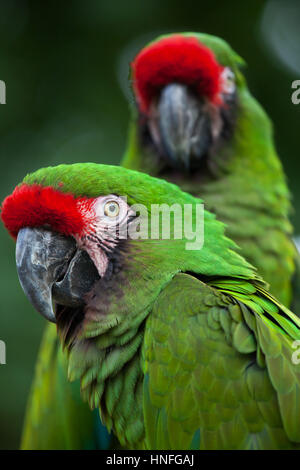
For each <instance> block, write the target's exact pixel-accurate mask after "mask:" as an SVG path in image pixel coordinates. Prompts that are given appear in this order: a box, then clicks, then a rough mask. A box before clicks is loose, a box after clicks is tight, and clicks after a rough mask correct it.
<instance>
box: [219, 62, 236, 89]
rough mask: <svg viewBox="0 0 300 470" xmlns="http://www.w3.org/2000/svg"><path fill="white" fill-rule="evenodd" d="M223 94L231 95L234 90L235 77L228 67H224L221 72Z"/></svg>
mask: <svg viewBox="0 0 300 470" xmlns="http://www.w3.org/2000/svg"><path fill="white" fill-rule="evenodd" d="M222 82H223V92H224V93H233V92H234V90H235V76H234V73H233V72H232V70H230V68H229V67H225V69H224V70H223V72H222Z"/></svg>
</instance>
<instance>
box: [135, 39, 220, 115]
mask: <svg viewBox="0 0 300 470" xmlns="http://www.w3.org/2000/svg"><path fill="white" fill-rule="evenodd" d="M131 66H132V70H133V88H134V92H135V95H136V98H137V102H138V105H139V107H140V110H141V111H142V112H144V113H147V112H148V111H149V106H150V103H151V100H152V99H153V98H154V97H155V96H156V95H157V93H158V92H159V90H160V89H161V88H162V87H163V86H165V85H167V84H168V83H171V82H179V83H185V84H186V85H189V86H191V87H193V88H194V89H195V91H196V92H197V93H199V95H201V96H205V97H207V98H208V99H209V100H210V101H212V102H213V103H214V104H220V103H221V99H220V96H219V93H220V89H221V72H222V70H223V67H222V66H221V65H219V64H218V62H217V61H216V59H215V56H214V54H213V52H212V51H211V50H210V49H208V47H206V46H204V45H203V44H201V43H200V42H199V41H198V40H197V39H196V38H194V37H185V36H181V35H180V34H175V35H173V36H171V37H167V38H164V39H161V40H160V41H157V42H155V43H153V44H150V45H149V46H147V47H145V48H144V49H142V50H141V52H139V54H138V55H137V56H136V57H135V59H134V61H133V62H132V64H131Z"/></svg>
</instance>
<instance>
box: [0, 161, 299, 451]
mask: <svg viewBox="0 0 300 470" xmlns="http://www.w3.org/2000/svg"><path fill="white" fill-rule="evenodd" d="M200 203H201V200H199V199H197V198H195V197H194V196H192V195H191V194H188V193H184V192H182V191H181V190H180V189H179V188H178V187H177V186H175V185H173V184H170V183H168V182H166V181H163V180H160V179H156V178H153V177H151V176H149V175H146V174H143V173H139V172H136V171H132V170H128V169H125V168H121V167H115V166H107V165H97V164H93V163H85V164H74V165H60V166H57V167H49V168H44V169H41V170H38V171H37V172H35V173H32V174H30V175H28V176H26V177H25V179H24V180H23V183H22V184H20V185H19V186H17V187H16V189H15V190H14V192H13V193H12V194H11V195H10V196H8V197H7V198H6V199H5V201H4V203H3V205H2V213H1V217H2V220H3V222H4V224H5V226H6V228H7V229H8V231H9V232H10V234H11V235H12V236H13V237H14V238H15V239H16V240H17V244H16V263H17V270H18V275H19V279H20V283H21V285H22V287H23V289H24V292H25V294H26V295H27V297H28V298H29V299H30V301H31V302H32V304H33V306H34V307H35V309H36V310H37V311H38V312H40V313H41V314H42V315H44V316H45V317H46V318H47V319H49V320H50V321H52V322H55V323H56V327H57V334H58V338H59V341H60V342H61V344H62V345H63V348H64V353H63V355H64V356H63V357H64V359H63V360H62V367H61V368H60V365H59V364H58V368H57V369H56V363H54V364H53V368H54V369H55V370H53V369H52V370H51V371H48V374H46V375H47V377H46V381H43V385H42V386H41V387H40V388H38V389H37V390H35V391H34V394H33V398H32V401H33V403H34V405H33V406H32V409H33V410H36V409H38V408H39V407H42V406H43V404H44V403H45V406H47V404H48V403H49V401H50V402H51V401H52V396H51V395H52V394H56V390H53V389H52V388H51V377H50V375H51V374H53V375H55V374H57V375H60V373H62V375H63V371H64V367H65V365H66V366H67V374H68V379H69V380H70V381H76V380H79V381H80V386H81V395H82V399H83V401H86V402H88V404H89V406H90V407H91V408H95V409H96V410H97V409H98V410H99V413H100V416H101V420H102V423H103V424H104V425H105V426H106V427H107V429H108V430H109V431H112V432H113V434H114V435H115V436H116V437H117V438H118V440H119V442H120V443H121V445H123V446H126V447H128V448H132V449H139V448H142V449H145V448H147V449H291V448H293V449H294V448H297V449H298V448H300V426H299V413H300V404H299V399H298V397H299V393H300V365H299V364H297V363H298V362H299V360H298V355H299V352H298V350H297V349H295V348H297V343H296V344H294V341H299V340H300V320H299V318H298V317H297V316H295V315H294V314H293V313H292V312H291V311H289V310H288V309H287V308H286V307H284V306H283V305H282V304H281V303H280V302H279V301H277V300H276V299H275V298H274V297H273V296H272V295H271V294H269V293H268V292H267V291H266V289H265V284H264V282H263V281H262V279H261V278H260V277H259V276H258V275H257V273H256V271H255V270H254V269H253V268H252V266H251V265H250V264H249V263H248V262H247V261H245V260H244V259H243V258H242V257H241V256H240V255H239V254H237V253H236V251H235V248H236V245H235V243H234V242H232V241H231V240H230V239H229V238H227V237H226V236H225V234H224V225H223V223H221V222H219V221H218V220H217V219H216V217H215V215H214V214H212V213H210V212H208V211H204V212H201V210H200V209H201V207H202V206H201V205H200ZM174 204H176V208H175V207H174ZM170 207H171V208H172V211H171V215H170V219H169V222H170V233H169V235H168V236H167V237H165V235H166V232H164V231H163V230H165V229H164V223H165V221H166V220H167V219H166V217H164V218H157V217H156V216H157V210H158V209H164V210H165V209H166V208H170ZM198 209H199V211H198ZM178 211H179V212H178ZM201 214H202V215H203V219H202V216H201ZM164 215H165V216H166V215H167V212H165V214H164ZM198 216H199V217H198ZM158 221H159V223H158ZM181 224H182V225H181ZM179 227H180V230H179ZM187 229H188V230H187ZM202 230H203V233H202ZM198 233H200V234H201V237H200V239H201V240H202V241H201V240H200V239H199V240H198V238H197V236H198ZM191 234H193V235H194V237H196V240H197V243H198V242H199V243H200V244H199V245H197V249H192V248H191V244H193V243H194V241H193V237H191ZM192 247H193V248H195V245H192ZM200 248H201V249H200ZM50 340H51V338H50ZM52 345H53V341H52V340H51V341H50V346H49V348H48V349H47V345H45V349H44V351H45V354H49V355H51V351H52V349H51V348H52ZM47 361H48V360H47ZM47 361H46V363H47ZM41 369H42V367H41ZM40 373H41V375H42V372H40ZM48 378H49V380H48ZM58 380H59V381H61V383H62V384H63V382H64V381H65V377H64V376H62V377H59V379H58ZM75 383H76V382H75ZM63 387H64V385H63ZM58 393H59V391H58ZM59 400H60V403H59V404H57V405H56V406H57V407H59V408H60V410H62V409H63V408H65V406H67V407H68V409H71V408H72V407H73V405H74V406H76V403H75V402H76V396H75V398H74V403H72V404H71V405H70V406H69V403H65V397H64V395H62V396H61V398H60V399H59V397H58V396H57V401H59ZM63 413H65V414H68V410H66V411H63ZM50 419H52V417H50ZM28 422H30V423H33V425H34V419H33V417H32V418H31V420H28ZM69 425H71V426H72V429H70V428H67V427H66V429H65V431H66V433H67V434H68V433H70V439H71V438H72V436H75V439H77V440H82V441H83V440H84V441H85V442H86V443H87V442H90V443H91V442H93V441H94V435H93V431H92V429H91V434H90V435H88V436H82V431H83V429H82V428H81V423H80V421H79V419H78V420H77V421H76V419H73V420H72V421H71V423H69ZM80 430H81V433H80V434H78V435H77V432H79V431H80ZM29 432H30V431H29ZM42 432H44V429H40V433H42ZM58 432H59V430H58ZM25 435H26V432H25ZM54 439H55V437H54Z"/></svg>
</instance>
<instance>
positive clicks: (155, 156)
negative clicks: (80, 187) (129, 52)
mask: <svg viewBox="0 0 300 470" xmlns="http://www.w3.org/2000/svg"><path fill="white" fill-rule="evenodd" d="M243 65H244V61H243V60H242V59H241V58H240V57H239V56H238V55H237V54H236V53H235V52H234V51H233V50H232V49H231V47H230V46H229V45H228V44H227V43H226V42H225V41H223V40H222V39H219V38H217V37H214V36H210V35H207V34H197V33H191V32H190V33H181V34H170V35H164V36H160V37H159V38H158V39H156V40H154V41H152V42H151V43H150V44H148V45H147V46H146V47H145V48H144V49H142V50H141V51H140V52H139V53H138V54H137V56H136V57H135V59H134V60H133V62H132V64H131V79H132V85H133V93H134V98H135V100H134V103H133V105H132V109H131V111H132V118H131V123H130V128H129V140H128V147H127V151H126V153H125V156H124V158H123V161H122V165H123V166H124V167H126V168H131V169H134V170H139V171H143V172H145V173H149V174H150V175H152V176H158V177H160V178H165V179H166V180H168V181H171V182H174V183H176V184H178V185H179V186H180V187H181V188H182V189H183V190H184V191H187V192H190V193H191V194H193V195H195V196H199V197H201V198H202V199H204V201H205V204H206V207H207V208H208V209H209V210H211V211H212V212H214V213H215V214H216V215H217V217H218V218H219V219H220V220H222V221H223V222H224V223H225V224H226V234H227V235H228V236H229V237H230V238H231V239H232V240H234V241H235V242H236V243H237V244H238V246H239V247H240V248H241V250H242V251H241V253H242V255H243V256H244V257H245V258H246V259H247V260H248V261H249V262H250V263H251V264H252V265H253V266H255V267H256V268H258V271H259V273H260V274H261V275H262V277H263V278H264V279H265V281H267V282H268V283H269V284H270V290H271V292H272V293H273V294H276V296H277V298H278V299H279V300H280V301H281V302H283V303H284V304H285V305H286V306H288V307H290V306H291V305H292V308H293V310H294V311H295V312H296V313H297V311H300V287H299V286H300V283H299V279H300V276H299V273H300V264H299V254H298V253H297V251H296V249H295V246H294V244H293V242H292V241H291V234H292V227H291V224H290V222H289V220H288V213H289V210H290V201H289V192H288V189H287V185H286V181H285V176H284V172H283V169H282V166H281V163H280V161H279V158H278V156H277V153H276V150H275V147H274V141H273V133H272V125H271V122H270V120H269V118H268V116H267V115H266V113H265V112H264V110H263V109H262V107H261V106H260V105H259V103H258V102H257V101H256V100H255V99H254V98H253V97H252V96H251V94H250V92H249V90H248V87H247V84H246V80H245V78H244V76H243V74H242V72H241V70H240V68H241V66H243ZM296 272H297V273H298V274H296ZM297 276H298V279H296V277H297ZM294 278H295V279H294ZM293 282H294V284H295V285H294V286H293ZM297 303H298V305H297Z"/></svg>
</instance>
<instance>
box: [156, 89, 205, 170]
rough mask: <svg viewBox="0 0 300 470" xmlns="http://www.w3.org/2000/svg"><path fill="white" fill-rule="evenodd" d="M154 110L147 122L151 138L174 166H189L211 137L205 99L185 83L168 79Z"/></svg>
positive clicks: (198, 156) (203, 150) (203, 149)
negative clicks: (152, 116)
mask: <svg viewBox="0 0 300 470" xmlns="http://www.w3.org/2000/svg"><path fill="white" fill-rule="evenodd" d="M155 114H156V117H155V118H154V119H152V118H150V123H149V127H150V132H151V134H152V137H153V139H154V141H155V142H156V144H158V146H159V147H160V150H161V151H162V152H163V154H165V155H166V156H167V157H168V158H169V160H171V163H172V164H173V165H174V166H177V167H182V166H183V167H185V168H186V169H189V168H190V163H191V160H195V159H196V160H197V159H200V158H201V157H202V156H203V155H204V153H205V152H206V151H207V150H208V147H209V145H210V143H211V141H212V136H211V120H210V116H209V113H208V111H207V109H206V104H205V102H204V101H203V100H201V99H200V98H198V97H197V96H196V95H195V94H194V93H193V91H192V90H190V88H189V87H187V86H186V85H181V84H177V83H171V84H170V85H167V86H166V87H165V88H163V89H162V91H161V94H160V97H159V100H158V104H157V105H156V113H155ZM158 141H159V142H158Z"/></svg>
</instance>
